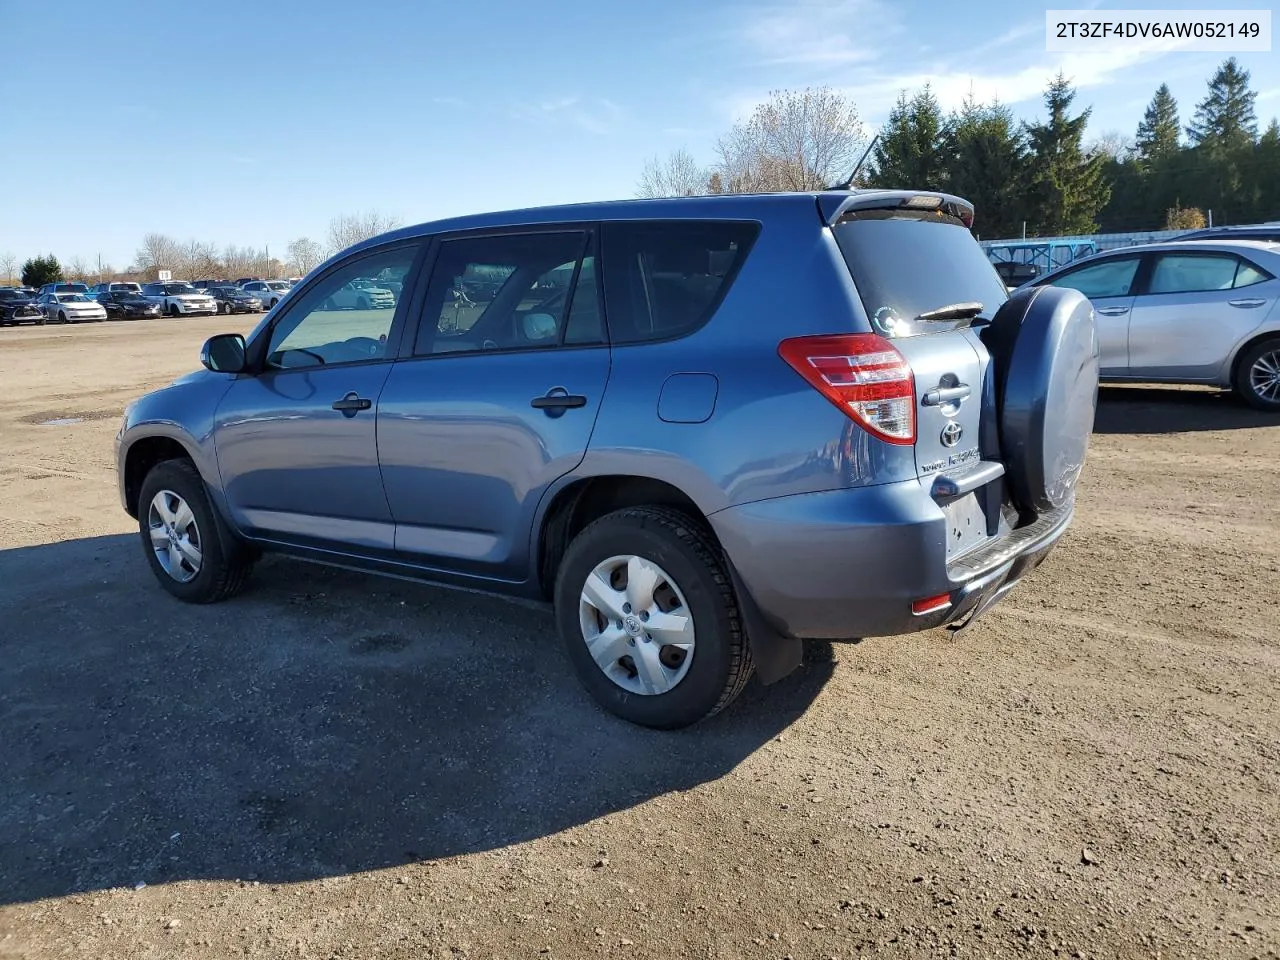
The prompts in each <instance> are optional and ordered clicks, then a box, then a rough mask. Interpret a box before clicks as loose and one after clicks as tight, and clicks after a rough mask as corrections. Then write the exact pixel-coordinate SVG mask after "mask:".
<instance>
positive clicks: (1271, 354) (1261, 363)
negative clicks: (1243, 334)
mask: <svg viewBox="0 0 1280 960" xmlns="http://www.w3.org/2000/svg"><path fill="white" fill-rule="evenodd" d="M1234 387H1235V391H1236V395H1237V396H1239V397H1240V399H1242V400H1243V401H1244V402H1245V403H1247V404H1249V405H1250V406H1251V407H1255V408H1257V409H1258V410H1266V411H1269V412H1276V411H1280V338H1275V339H1271V340H1264V341H1262V343H1259V344H1255V345H1254V346H1253V347H1251V348H1250V349H1249V350H1247V351H1246V352H1245V354H1244V355H1243V356H1242V357H1241V358H1240V362H1239V363H1237V364H1236V376H1235V383H1234Z"/></svg>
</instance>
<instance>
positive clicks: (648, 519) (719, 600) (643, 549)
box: [555, 507, 754, 730]
mask: <svg viewBox="0 0 1280 960" xmlns="http://www.w3.org/2000/svg"><path fill="white" fill-rule="evenodd" d="M623 554H633V555H636V556H640V557H643V558H645V559H648V560H650V561H652V562H654V563H656V564H658V565H659V566H660V567H662V568H663V569H664V570H666V571H667V572H668V573H669V574H670V576H671V577H672V578H673V580H674V581H675V582H676V583H677V584H678V585H679V587H680V590H681V592H682V593H683V594H684V596H685V601H686V603H687V604H688V608H689V612H690V615H691V616H692V617H693V622H694V627H695V631H696V638H697V640H696V646H695V647H694V651H693V661H692V663H690V664H689V669H688V673H686V674H685V676H684V678H683V679H682V680H680V681H679V683H677V684H676V686H675V687H674V688H672V689H671V690H669V691H668V692H666V693H662V694H656V695H643V694H637V693H631V692H629V691H627V690H625V689H623V688H622V687H620V686H619V685H618V684H616V683H614V682H613V681H612V680H611V679H609V677H607V676H606V675H605V674H604V672H603V671H602V670H601V669H600V667H599V666H597V665H596V662H595V660H593V659H592V657H591V654H590V652H589V651H588V649H587V644H586V641H585V639H584V637H583V634H582V628H581V625H580V622H579V605H580V598H581V590H582V586H583V584H584V583H585V582H586V578H587V576H588V575H589V574H590V573H591V571H592V570H594V569H595V567H596V566H597V565H598V564H599V563H601V562H603V561H605V560H607V559H608V558H610V557H613V556H618V555H623ZM555 607H556V623H557V626H558V628H559V632H560V637H561V639H562V641H563V642H564V645H565V649H566V651H567V653H568V655H569V659H570V661H571V662H572V663H573V666H574V669H575V670H576V672H577V674H578V679H579V680H580V681H581V682H582V685H583V686H584V687H586V688H587V691H588V692H589V693H590V694H591V695H592V696H593V697H594V698H595V700H596V702H597V703H599V704H600V705H601V706H602V707H604V708H605V709H606V710H608V711H609V712H610V713H612V714H614V715H615V716H618V717H621V718H622V719H623V720H627V721H629V722H631V723H635V724H639V725H641V726H645V727H654V728H657V729H662V730H671V729H676V728H679V727H686V726H689V725H690V724H693V723H697V722H698V721H699V720H703V719H705V718H707V717H710V716H712V715H714V714H716V713H719V712H720V711H721V710H723V709H724V708H725V707H727V706H728V705H729V704H730V703H732V702H733V700H734V698H735V697H737V696H738V694H739V693H741V692H742V690H743V688H744V687H745V686H746V684H747V681H748V680H750V679H751V675H752V673H753V671H754V664H753V663H752V660H751V650H750V647H749V646H748V644H747V635H746V630H745V628H744V627H743V623H742V616H741V613H740V612H739V610H738V601H737V597H736V595H735V594H734V590H733V583H732V581H731V580H730V578H729V574H728V572H727V571H726V569H725V564H724V560H723V554H722V551H721V549H720V547H719V546H718V545H717V543H716V541H715V539H714V538H713V537H712V536H711V532H710V531H709V530H708V529H707V527H706V526H705V524H703V523H702V522H701V521H700V520H697V519H695V518H692V517H690V516H688V515H687V514H685V513H682V512H680V511H678V510H672V509H670V508H666V507H628V508H626V509H624V510H618V511H615V512H614V513H610V514H607V515H606V516H603V517H601V518H600V519H599V520H596V521H595V522H594V523H591V524H590V525H588V526H587V527H586V529H584V530H583V531H582V532H581V533H579V534H578V535H577V536H576V537H574V539H573V542H572V543H571V544H570V545H569V549H568V550H567V551H566V552H565V556H564V560H563V562H562V563H561V564H560V569H559V571H558V573H557V576H556V585H555Z"/></svg>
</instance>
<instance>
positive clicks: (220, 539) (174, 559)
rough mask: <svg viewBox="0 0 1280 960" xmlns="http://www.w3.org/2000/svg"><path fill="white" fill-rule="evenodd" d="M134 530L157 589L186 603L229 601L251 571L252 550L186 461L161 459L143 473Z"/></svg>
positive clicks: (193, 468)
mask: <svg viewBox="0 0 1280 960" xmlns="http://www.w3.org/2000/svg"><path fill="white" fill-rule="evenodd" d="M138 532H139V535H140V536H141V538H142V547H143V550H144V551H145V552H146V556H147V562H148V563H149V564H150V566H151V572H152V573H154V574H155V576H156V579H157V580H159V581H160V585H161V586H162V587H164V589H165V590H167V591H168V592H169V593H171V594H173V596H175V597H177V598H178V599H179V600H185V601H187V602H188V603H215V602H217V601H219V600H225V599H227V598H228V597H230V596H232V595H234V594H236V593H238V592H239V591H240V589H241V588H242V587H243V586H244V583H245V580H246V579H247V578H248V576H249V573H250V572H251V571H252V570H253V562H254V554H253V552H252V551H251V550H249V549H248V548H247V547H245V546H243V545H242V544H239V543H237V542H236V540H235V538H234V537H233V536H232V535H231V533H230V531H229V530H228V529H227V528H226V525H225V524H224V523H223V522H222V519H221V517H219V516H218V515H217V512H216V511H215V510H214V508H213V506H212V504H211V503H210V502H209V495H208V493H207V492H206V491H205V486H204V481H203V480H202V479H201V477H200V473H199V471H197V470H196V468H195V465H194V464H193V463H192V462H191V461H190V460H165V461H163V462H161V463H159V464H158V465H156V466H155V467H153V468H152V469H151V472H150V473H149V474H147V478H146V480H144V481H143V482H142V490H141V492H140V493H139V496H138Z"/></svg>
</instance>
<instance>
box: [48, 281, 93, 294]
mask: <svg viewBox="0 0 1280 960" xmlns="http://www.w3.org/2000/svg"><path fill="white" fill-rule="evenodd" d="M53 289H54V292H55V293H87V292H88V291H89V288H88V287H86V286H85V285H84V284H83V283H60V284H58V285H57V286H56V287H54V288H53Z"/></svg>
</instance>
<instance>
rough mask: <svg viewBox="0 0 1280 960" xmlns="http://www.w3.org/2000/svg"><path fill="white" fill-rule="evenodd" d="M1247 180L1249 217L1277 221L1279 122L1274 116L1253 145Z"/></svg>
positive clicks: (1279, 217)
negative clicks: (1249, 205) (1250, 210)
mask: <svg viewBox="0 0 1280 960" xmlns="http://www.w3.org/2000/svg"><path fill="white" fill-rule="evenodd" d="M1246 182H1247V185H1248V187H1249V193H1250V199H1251V201H1252V204H1253V210H1252V213H1253V215H1252V216H1251V217H1250V218H1249V219H1252V220H1280V123H1277V122H1276V121H1275V120H1274V119H1273V120H1272V121H1271V123H1270V125H1269V126H1268V127H1267V129H1266V132H1264V133H1263V134H1262V136H1261V137H1260V138H1259V139H1258V143H1257V145H1256V146H1255V147H1254V148H1253V157H1252V162H1251V163H1250V165H1249V170H1248V176H1247V177H1246Z"/></svg>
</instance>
